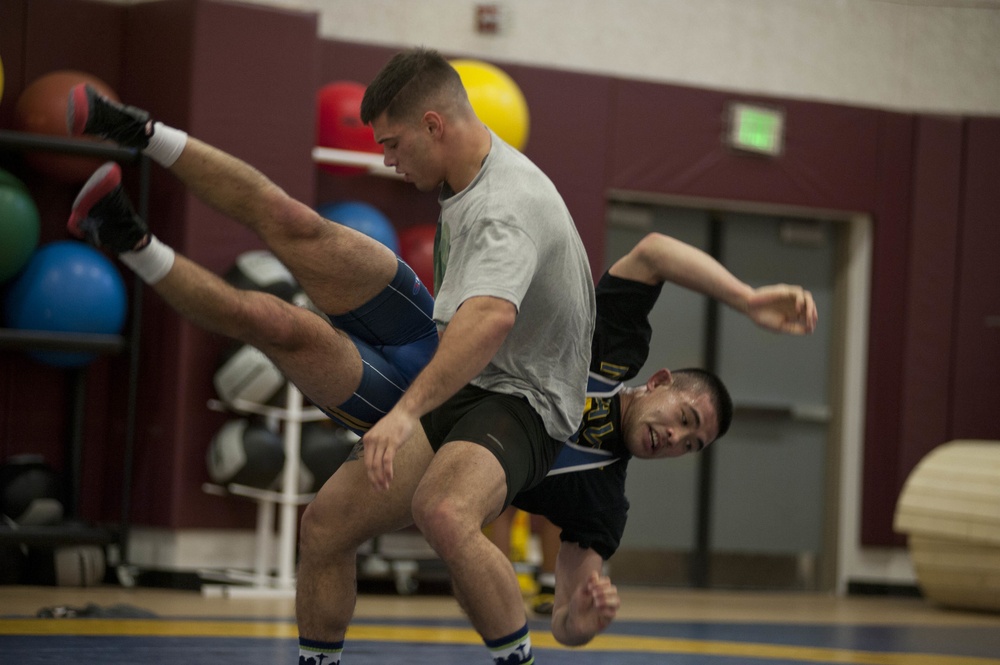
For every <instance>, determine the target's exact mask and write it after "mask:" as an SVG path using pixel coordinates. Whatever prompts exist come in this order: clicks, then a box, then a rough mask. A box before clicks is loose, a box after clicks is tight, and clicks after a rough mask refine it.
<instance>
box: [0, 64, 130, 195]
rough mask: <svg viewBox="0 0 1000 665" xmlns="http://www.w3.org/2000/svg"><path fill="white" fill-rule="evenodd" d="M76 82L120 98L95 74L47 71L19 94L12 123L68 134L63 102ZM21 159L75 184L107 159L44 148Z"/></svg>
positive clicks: (25, 128)
mask: <svg viewBox="0 0 1000 665" xmlns="http://www.w3.org/2000/svg"><path fill="white" fill-rule="evenodd" d="M78 83H89V84H90V85H92V86H94V88H96V89H97V90H98V91H99V92H100V93H102V94H103V95H105V96H107V97H109V98H111V99H113V100H115V101H116V102H117V101H120V100H119V99H118V95H117V94H115V91H114V90H112V89H111V87H110V86H109V85H108V84H107V83H105V82H104V81H102V80H101V79H99V78H97V77H96V76H93V75H91V74H88V73H86V72H79V71H74V70H62V71H55V72H50V73H48V74H45V75H44V76H41V77H39V78H37V79H35V80H34V81H32V82H31V84H30V85H28V87H27V88H25V89H24V92H22V93H21V96H20V97H18V100H17V106H16V107H15V109H14V124H15V127H16V128H17V129H18V130H20V131H22V132H30V133H32V134H45V135H48V136H58V137H60V138H66V137H68V136H69V131H68V130H67V128H66V104H67V101H68V100H69V91H70V90H71V89H72V88H73V86H75V85H76V84H78ZM93 140H95V141H96V140H97V139H93ZM24 159H25V161H26V162H27V163H28V165H29V166H31V167H32V168H34V169H35V170H36V171H38V172H40V173H43V174H45V175H47V176H49V177H51V178H53V179H55V180H59V181H60V182H67V183H74V184H75V183H81V182H83V181H85V180H86V179H87V178H89V177H90V175H91V174H92V173H93V172H94V171H95V170H96V169H97V168H98V167H99V166H100V165H101V164H102V163H103V162H104V161H106V160H103V159H100V158H98V157H77V156H72V155H63V154H59V153H50V152H43V151H31V152H27V153H25V156H24Z"/></svg>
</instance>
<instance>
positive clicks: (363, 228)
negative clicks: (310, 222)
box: [316, 201, 399, 254]
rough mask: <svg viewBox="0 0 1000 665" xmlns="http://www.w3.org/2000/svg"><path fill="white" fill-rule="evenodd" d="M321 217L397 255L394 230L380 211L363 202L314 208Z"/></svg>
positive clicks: (397, 239)
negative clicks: (378, 243) (381, 245)
mask: <svg viewBox="0 0 1000 665" xmlns="http://www.w3.org/2000/svg"><path fill="white" fill-rule="evenodd" d="M316 212H318V213H319V214H321V215H323V217H325V218H327V219H329V220H331V221H334V222H337V223H338V224H343V225H344V226H347V227H350V228H352V229H354V230H355V231H360V232H361V233H364V234H365V235H366V236H368V237H369V238H374V239H375V240H378V241H379V242H380V243H382V244H383V245H385V246H386V247H388V248H389V249H391V250H392V251H393V252H395V253H396V254H399V238H398V237H397V236H396V228H395V227H394V226H393V225H392V222H391V221H389V218H388V217H386V216H385V215H384V214H383V213H382V211H381V210H379V209H378V208H376V207H375V206H373V205H371V204H368V203H365V202H364V201H336V202H333V203H324V204H322V205H320V206H319V207H318V208H316Z"/></svg>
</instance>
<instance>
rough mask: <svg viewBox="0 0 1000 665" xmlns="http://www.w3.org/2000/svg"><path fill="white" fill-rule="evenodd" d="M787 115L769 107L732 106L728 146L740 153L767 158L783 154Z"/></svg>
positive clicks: (734, 103)
mask: <svg viewBox="0 0 1000 665" xmlns="http://www.w3.org/2000/svg"><path fill="white" fill-rule="evenodd" d="M784 128H785V114H784V113H783V112H782V111H780V110H778V109H774V108H770V107H767V106H756V105H754V104H744V103H741V102H733V103H732V104H730V105H729V132H728V134H727V139H728V143H729V145H730V146H731V147H733V148H736V149H737V150H746V151H748V152H756V153H760V154H764V155H778V154H780V153H781V148H782V144H783V141H784Z"/></svg>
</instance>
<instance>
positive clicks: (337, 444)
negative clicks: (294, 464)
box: [299, 421, 361, 492]
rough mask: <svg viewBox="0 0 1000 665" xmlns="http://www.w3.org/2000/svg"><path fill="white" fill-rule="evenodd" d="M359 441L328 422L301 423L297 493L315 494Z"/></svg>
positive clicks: (353, 435) (356, 436) (351, 434)
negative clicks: (300, 463) (298, 489)
mask: <svg viewBox="0 0 1000 665" xmlns="http://www.w3.org/2000/svg"><path fill="white" fill-rule="evenodd" d="M360 439H361V437H359V436H358V435H357V434H355V433H354V432H352V431H350V430H346V429H344V428H343V427H338V426H337V425H334V424H333V423H332V422H330V421H317V422H309V423H303V424H302V433H301V435H300V441H299V456H300V457H301V458H302V466H301V467H300V468H301V473H300V475H301V478H300V489H301V491H303V492H318V491H319V488H321V487H322V486H323V483H325V482H326V481H327V480H328V479H329V478H330V476H332V475H333V474H334V473H336V471H337V469H339V468H340V465H341V464H343V463H344V460H346V459H347V456H348V455H350V454H351V451H352V450H354V446H355V444H356V443H357V442H358V441H359V440H360Z"/></svg>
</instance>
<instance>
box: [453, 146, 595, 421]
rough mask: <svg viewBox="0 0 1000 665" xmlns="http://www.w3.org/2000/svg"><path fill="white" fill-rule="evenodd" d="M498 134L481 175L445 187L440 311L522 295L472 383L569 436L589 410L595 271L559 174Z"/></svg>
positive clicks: (518, 297)
mask: <svg viewBox="0 0 1000 665" xmlns="http://www.w3.org/2000/svg"><path fill="white" fill-rule="evenodd" d="M491 134H492V132H491ZM492 140H493V144H492V146H491V149H490V153H489V155H488V156H487V157H486V160H485V161H484V162H483V166H482V168H481V169H480V171H479V174H478V175H477V176H476V177H475V178H474V179H473V181H472V183H470V184H469V186H468V187H466V188H465V189H464V190H462V191H461V192H458V193H457V194H455V193H453V192H451V190H450V189H448V188H447V186H446V187H445V188H443V190H442V192H441V196H440V203H441V221H440V225H441V227H440V230H439V231H440V233H439V239H438V243H437V250H438V251H437V256H436V257H435V258H436V260H435V282H437V284H436V288H435V302H434V319H435V321H436V322H437V324H438V327H439V329H441V330H443V329H444V327H445V326H447V324H448V321H450V320H451V317H452V316H453V315H454V314H455V311H456V310H457V309H458V308H459V306H460V305H461V304H462V303H463V302H464V301H465V300H467V299H469V298H473V297H476V296H493V297H496V298H502V299H504V300H507V301H509V302H511V303H513V304H514V305H515V306H516V307H517V319H516V321H515V323H514V327H513V329H512V330H511V332H510V334H509V335H508V337H507V339H506V340H505V341H504V343H503V345H502V346H501V347H500V349H499V351H498V352H497V354H496V355H495V356H494V357H493V360H492V361H491V362H490V363H489V365H487V366H486V368H485V369H484V370H483V372H482V373H481V374H480V375H479V376H477V377H476V378H475V379H473V381H472V384H473V385H475V386H478V387H480V388H483V389H486V390H491V391H494V392H500V393H505V394H517V395H522V396H524V397H525V398H527V400H528V402H529V403H530V404H531V406H532V407H533V408H534V409H535V411H536V412H537V413H538V414H539V415H540V416H541V418H542V420H543V421H544V423H545V429H546V431H547V432H548V434H549V436H551V437H552V438H554V439H558V440H563V439H567V438H569V437H570V436H571V435H572V434H573V433H574V432H576V429H577V427H578V426H579V424H580V418H581V417H582V415H583V406H584V401H585V390H586V386H587V370H588V367H589V364H590V342H591V337H592V335H593V331H594V313H595V309H596V307H595V301H594V282H593V277H592V276H591V274H590V265H589V263H588V261H587V253H586V251H585V250H584V247H583V242H582V241H581V240H580V236H579V234H578V233H577V231H576V226H575V225H574V224H573V218H572V217H571V216H570V214H569V210H568V209H567V208H566V204H565V203H564V202H563V200H562V197H561V196H560V195H559V192H558V191H556V188H555V186H554V185H553V184H552V181H550V180H549V178H548V177H547V176H546V175H545V174H544V173H542V171H541V170H540V169H539V168H538V167H537V166H535V165H534V164H533V163H532V162H531V160H529V159H528V158H527V157H525V156H524V155H522V154H521V153H520V152H518V151H517V150H515V149H514V148H512V147H511V146H509V145H507V144H506V143H504V142H503V141H502V140H501V139H500V138H499V137H497V136H496V134H492Z"/></svg>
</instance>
